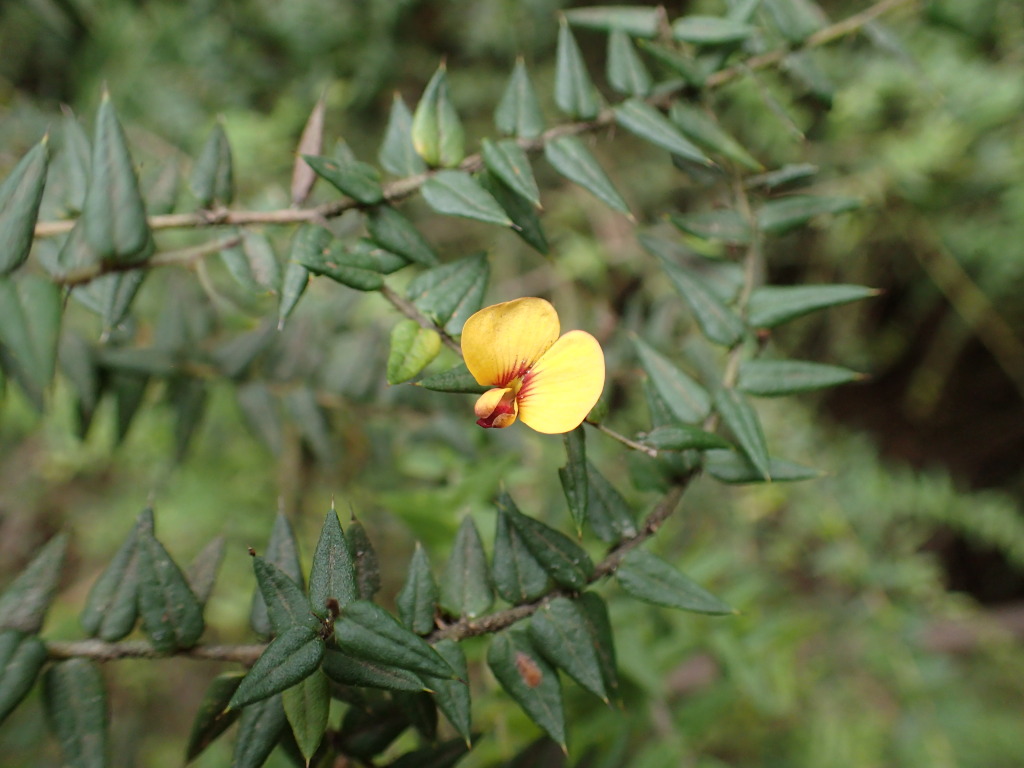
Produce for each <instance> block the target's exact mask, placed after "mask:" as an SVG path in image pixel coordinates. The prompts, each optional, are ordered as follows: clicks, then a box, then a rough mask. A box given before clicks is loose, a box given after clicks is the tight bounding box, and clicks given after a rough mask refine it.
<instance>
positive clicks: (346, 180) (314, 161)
mask: <svg viewBox="0 0 1024 768" xmlns="http://www.w3.org/2000/svg"><path fill="white" fill-rule="evenodd" d="M302 158H303V159H304V160H305V161H306V162H307V163H308V164H309V167H310V168H312V169H313V170H314V171H316V174H317V175H318V176H320V177H321V178H323V179H324V180H325V181H327V182H328V183H329V184H331V185H332V186H333V187H334V188H335V189H337V190H339V191H340V192H342V193H344V194H346V195H348V196H349V197H351V198H352V199H353V200H357V201H358V202H360V203H364V204H367V205H376V204H377V203H379V202H380V201H381V200H383V199H384V191H383V189H381V186H380V172H379V171H378V170H377V169H376V168H374V167H373V166H372V165H370V164H369V163H361V162H359V161H358V160H350V161H348V162H342V161H340V160H338V159H336V158H332V157H323V156H321V155H303V156H302Z"/></svg>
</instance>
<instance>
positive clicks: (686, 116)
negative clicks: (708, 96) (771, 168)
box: [669, 99, 764, 171]
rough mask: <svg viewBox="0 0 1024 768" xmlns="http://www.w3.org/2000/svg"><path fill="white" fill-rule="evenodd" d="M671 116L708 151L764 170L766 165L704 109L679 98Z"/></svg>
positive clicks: (688, 136)
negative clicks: (758, 160)
mask: <svg viewBox="0 0 1024 768" xmlns="http://www.w3.org/2000/svg"><path fill="white" fill-rule="evenodd" d="M669 117H670V118H671V120H672V122H673V123H675V124H676V125H677V126H678V127H679V130H681V131H682V132H683V133H684V134H685V135H686V137H687V138H688V139H690V140H691V141H693V142H695V143H696V144H698V145H700V146H702V147H704V148H705V149H707V150H708V151H710V152H717V153H718V154H720V155H722V156H724V157H727V158H728V159H730V160H732V161H733V162H735V163H737V164H738V165H740V166H742V167H743V168H746V169H747V170H750V171H763V170H764V166H762V165H761V164H760V163H759V162H757V160H756V159H755V158H754V157H753V156H752V155H751V154H750V153H749V152H747V150H746V149H744V148H743V147H742V146H741V145H740V143H739V142H738V141H736V139H734V138H733V137H732V136H730V135H729V134H728V133H726V132H725V130H724V129H723V128H722V127H721V126H720V125H719V124H718V123H717V122H715V120H714V118H713V117H711V116H710V115H708V114H707V113H706V112H704V111H703V110H702V109H699V108H698V107H696V106H693V105H692V104H687V103H685V102H683V101H680V100H678V99H677V100H675V101H673V102H672V107H671V109H670V110H669Z"/></svg>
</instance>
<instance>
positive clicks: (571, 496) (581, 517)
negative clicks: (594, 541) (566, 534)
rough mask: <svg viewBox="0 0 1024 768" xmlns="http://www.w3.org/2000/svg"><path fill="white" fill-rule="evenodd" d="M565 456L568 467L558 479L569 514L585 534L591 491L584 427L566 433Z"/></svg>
mask: <svg viewBox="0 0 1024 768" xmlns="http://www.w3.org/2000/svg"><path fill="white" fill-rule="evenodd" d="M564 441H565V456H566V465H565V466H564V467H562V468H560V469H559V470H558V478H559V480H561V481H562V491H563V492H564V493H565V501H566V503H567V504H568V505H569V514H570V515H572V521H573V523H574V524H575V525H576V532H577V533H578V534H580V535H582V534H583V523H585V522H586V520H587V509H588V506H589V491H588V487H587V444H586V436H585V434H584V433H583V425H582V424H581V425H580V426H578V427H576V429H574V430H572V431H571V432H566V433H565V436H564Z"/></svg>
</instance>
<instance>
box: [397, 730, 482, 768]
mask: <svg viewBox="0 0 1024 768" xmlns="http://www.w3.org/2000/svg"><path fill="white" fill-rule="evenodd" d="M470 748H471V747H470V739H469V737H468V736H466V737H465V741H463V740H462V739H449V740H448V741H442V742H440V743H439V744H434V745H432V746H429V747H422V748H421V749H416V750H413V751H412V752H406V753H405V754H404V755H402V756H401V757H400V758H398V759H397V760H395V761H394V762H393V763H389V764H388V768H452V766H454V765H455V764H456V763H458V762H459V761H460V760H461V759H462V758H463V757H465V756H466V755H467V754H468V753H469V750H470Z"/></svg>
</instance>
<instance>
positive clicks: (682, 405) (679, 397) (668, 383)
mask: <svg viewBox="0 0 1024 768" xmlns="http://www.w3.org/2000/svg"><path fill="white" fill-rule="evenodd" d="M633 345H634V346H635V347H636V351H637V354H638V355H639V357H640V364H641V365H643V367H644V370H645V371H647V375H648V376H650V377H651V383H652V384H654V389H655V390H656V391H657V393H658V394H659V395H660V396H661V398H662V400H664V402H665V405H667V406H668V407H669V409H670V410H671V411H672V413H674V414H675V415H676V417H677V418H678V419H679V421H682V422H686V423H690V424H693V423H696V422H698V421H702V420H703V419H704V417H706V416H707V415H708V413H710V411H711V397H710V396H709V395H708V393H707V392H706V391H705V390H704V388H703V387H702V386H701V385H700V384H698V383H697V382H696V381H694V380H693V379H691V378H690V377H689V376H687V375H686V374H685V373H683V372H682V371H681V370H679V368H677V367H676V366H675V365H674V364H673V363H672V362H671V361H670V360H669V359H668V358H666V357H664V356H663V355H661V354H660V353H659V352H657V351H656V350H655V349H654V348H653V347H651V346H650V345H649V344H647V342H645V341H643V339H640V338H639V337H635V338H634V339H633Z"/></svg>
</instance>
